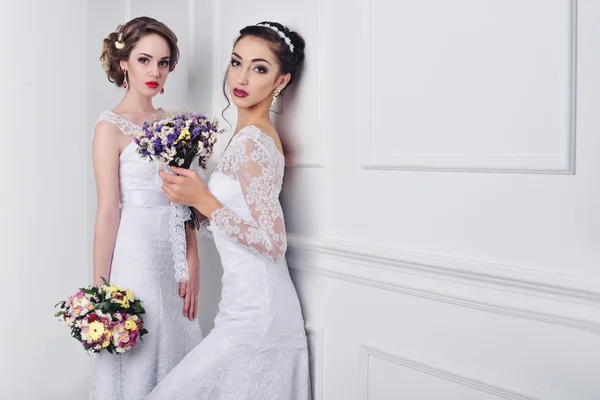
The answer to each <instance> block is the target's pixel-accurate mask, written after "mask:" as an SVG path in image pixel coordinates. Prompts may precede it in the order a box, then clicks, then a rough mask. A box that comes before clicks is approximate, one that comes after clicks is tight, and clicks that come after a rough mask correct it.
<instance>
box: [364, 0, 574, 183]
mask: <svg viewBox="0 0 600 400" xmlns="http://www.w3.org/2000/svg"><path fill="white" fill-rule="evenodd" d="M577 6H578V0H570V23H571V32H570V42H571V50H570V52H571V59H570V81H571V83H570V101H569V112H570V123H569V133H568V144H567V147H568V148H567V149H566V154H440V155H437V154H394V155H376V154H373V152H372V147H371V143H372V140H373V134H374V132H375V128H374V126H373V115H374V112H373V101H372V99H373V65H372V63H373V48H372V43H373V26H374V21H373V20H372V19H373V14H372V7H373V0H365V11H364V12H363V23H362V25H363V32H364V34H363V35H362V36H363V48H364V49H365V54H364V56H363V57H362V58H363V60H364V63H363V73H362V74H361V75H362V76H365V77H368V78H367V79H365V80H364V84H363V85H364V86H363V98H364V101H365V103H364V110H365V113H366V115H365V117H364V121H365V125H364V129H363V131H364V132H365V135H363V136H362V142H361V145H360V147H361V148H362V149H363V161H362V167H363V169H372V170H412V171H423V170H424V171H466V172H496V173H499V172H502V173H528V174H530V173H532V174H535V173H540V174H574V173H575V156H576V154H575V153H576V147H575V140H576V119H577V118H576V115H577V28H578V26H577V24H578V18H577Z"/></svg>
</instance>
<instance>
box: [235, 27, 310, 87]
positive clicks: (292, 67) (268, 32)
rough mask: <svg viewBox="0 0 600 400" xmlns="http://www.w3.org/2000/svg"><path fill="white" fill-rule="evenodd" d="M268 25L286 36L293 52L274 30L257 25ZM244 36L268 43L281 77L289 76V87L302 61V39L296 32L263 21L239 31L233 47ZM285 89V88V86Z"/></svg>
mask: <svg viewBox="0 0 600 400" xmlns="http://www.w3.org/2000/svg"><path fill="white" fill-rule="evenodd" d="M263 24H264V25H270V26H272V27H274V28H277V29H278V30H279V31H280V32H283V34H284V35H285V36H287V37H288V38H289V39H290V41H291V44H292V45H293V46H294V51H293V52H292V50H291V49H290V47H289V46H288V44H287V43H286V42H285V41H284V39H283V38H282V37H281V36H279V34H278V33H277V32H275V30H273V29H271V28H269V27H266V26H259V25H263ZM246 36H254V37H257V38H259V39H263V40H264V41H266V42H268V43H269V47H271V50H272V51H273V54H275V57H276V58H277V61H278V62H279V69H280V72H281V74H282V75H285V74H288V73H289V74H290V75H291V79H290V82H289V83H288V85H291V84H292V82H293V81H294V78H295V77H296V71H297V70H298V67H300V65H302V62H303V61H304V39H302V36H300V35H299V34H298V32H294V31H290V30H289V29H288V28H287V27H286V26H283V25H281V24H280V23H278V22H268V21H263V22H261V23H259V24H257V25H249V26H247V27H245V28H244V29H242V30H241V31H240V36H238V38H237V39H236V40H235V42H234V43H233V46H234V47H235V45H236V44H237V43H238V42H239V41H240V40H241V39H243V38H245V37H246ZM286 87H287V86H286ZM284 90H285V89H284Z"/></svg>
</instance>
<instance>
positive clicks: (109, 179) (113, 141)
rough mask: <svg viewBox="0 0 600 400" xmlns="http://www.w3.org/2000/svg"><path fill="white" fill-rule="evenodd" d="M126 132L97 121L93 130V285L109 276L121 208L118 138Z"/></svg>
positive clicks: (101, 282)
mask: <svg viewBox="0 0 600 400" xmlns="http://www.w3.org/2000/svg"><path fill="white" fill-rule="evenodd" d="M122 135H123V134H122V133H121V132H120V131H119V130H118V128H117V127H116V126H114V125H113V124H111V123H110V122H105V121H101V122H98V124H97V125H96V128H95V129H94V141H93V144H92V160H93V164H94V176H95V179H96V194H97V199H98V208H97V211H96V225H95V230H94V285H96V286H98V285H102V284H103V281H102V278H104V279H106V280H109V279H110V267H111V263H112V256H113V251H114V248H115V241H116V238H117V230H118V228H119V221H120V215H121V213H120V209H119V153H120V151H119V137H120V136H122Z"/></svg>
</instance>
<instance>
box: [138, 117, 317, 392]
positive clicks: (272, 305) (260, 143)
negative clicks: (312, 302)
mask: <svg viewBox="0 0 600 400" xmlns="http://www.w3.org/2000/svg"><path fill="white" fill-rule="evenodd" d="M284 165H285V162H284V157H283V155H282V154H281V153H280V152H279V151H278V150H277V147H276V146H275V143H274V141H273V139H272V138H271V137H269V136H267V135H266V134H264V133H263V132H261V131H260V130H259V129H258V128H256V127H253V126H250V127H246V128H244V129H242V130H241V131H239V132H238V134H237V135H236V136H235V137H234V138H233V140H232V141H231V144H230V145H229V146H228V148H227V149H226V150H225V152H224V154H223V157H222V158H221V160H220V161H219V162H218V164H217V166H216V168H215V170H214V172H213V174H212V175H211V177H210V180H209V184H208V187H209V190H210V191H211V192H212V193H213V194H214V196H215V197H216V198H217V199H218V200H219V202H221V204H223V206H224V208H222V209H219V210H217V211H215V212H214V214H213V215H212V220H211V222H210V227H209V229H210V231H212V233H213V237H214V240H215V244H216V246H217V249H218V251H219V254H220V256H221V262H222V265H223V271H224V273H223V280H222V283H223V289H222V298H221V303H220V304H219V313H218V315H217V317H216V320H215V327H214V329H213V330H212V331H211V332H210V334H209V335H208V336H207V337H206V338H205V339H204V340H203V341H202V343H200V344H199V345H198V346H197V347H196V348H195V349H194V350H192V351H191V352H190V353H189V354H188V355H187V356H186V357H185V358H184V359H183V361H181V363H180V364H179V365H177V366H176V367H175V368H174V369H173V370H172V371H171V373H170V374H169V375H167V376H166V377H165V378H164V379H163V380H162V381H161V382H160V384H159V385H158V386H157V387H156V388H155V389H154V391H153V392H152V393H151V394H150V396H148V397H147V399H148V400H196V399H198V400H200V399H201V400H226V399H227V400H275V399H279V400H309V399H310V389H309V388H310V378H309V361H308V349H307V339H306V334H305V330H304V320H303V317H302V314H301V310H300V303H299V301H298V296H297V293H296V290H295V288H294V285H293V282H292V280H291V278H290V274H289V271H288V267H287V263H286V260H285V257H284V256H285V251H286V247H287V241H286V232H285V224H284V219H283V212H282V209H281V205H280V203H279V193H280V191H281V185H282V182H283V172H284Z"/></svg>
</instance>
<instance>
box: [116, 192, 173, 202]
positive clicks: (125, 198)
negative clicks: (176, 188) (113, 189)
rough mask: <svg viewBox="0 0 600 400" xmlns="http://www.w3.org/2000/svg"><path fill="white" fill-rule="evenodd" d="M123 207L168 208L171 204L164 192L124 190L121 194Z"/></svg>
mask: <svg viewBox="0 0 600 400" xmlns="http://www.w3.org/2000/svg"><path fill="white" fill-rule="evenodd" d="M121 204H122V205H123V206H168V205H170V204H171V202H170V201H169V199H167V198H166V197H165V194H164V193H163V192H154V191H150V190H124V191H123V193H121Z"/></svg>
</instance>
